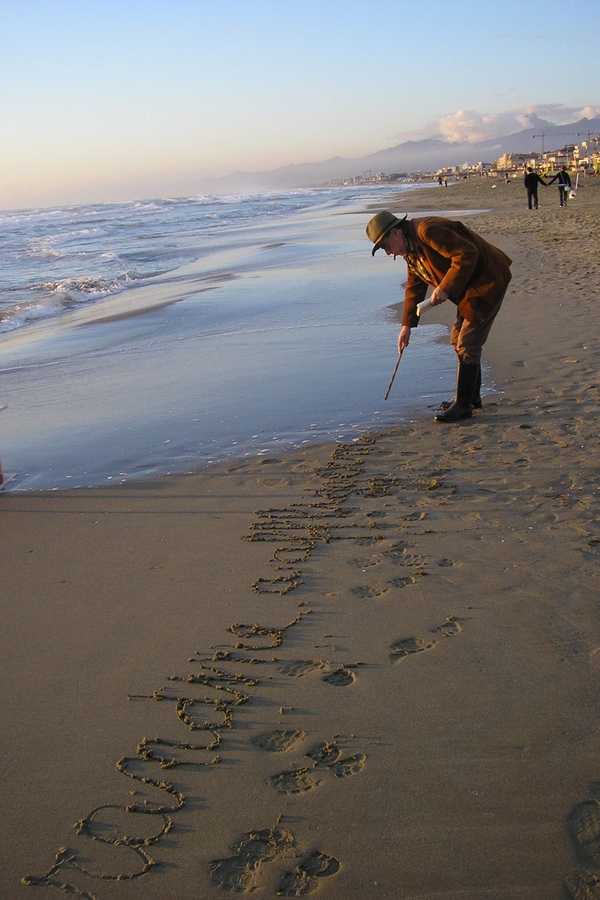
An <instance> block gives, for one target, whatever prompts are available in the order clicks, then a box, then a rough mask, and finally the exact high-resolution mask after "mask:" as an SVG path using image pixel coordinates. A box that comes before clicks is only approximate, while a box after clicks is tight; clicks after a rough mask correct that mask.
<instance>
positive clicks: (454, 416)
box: [435, 359, 481, 422]
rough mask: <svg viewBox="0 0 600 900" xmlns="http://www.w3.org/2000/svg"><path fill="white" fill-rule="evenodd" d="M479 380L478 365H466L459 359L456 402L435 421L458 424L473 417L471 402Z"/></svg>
mask: <svg viewBox="0 0 600 900" xmlns="http://www.w3.org/2000/svg"><path fill="white" fill-rule="evenodd" d="M479 378H481V368H480V365H479V363H466V362H463V361H462V360H461V359H459V361H458V377H457V384H456V400H455V401H454V403H452V405H451V406H449V407H448V409H447V410H446V411H445V412H442V413H438V414H437V416H436V417H435V421H436V422H458V421H459V420H460V419H470V418H471V416H472V415H473V400H474V398H475V390H476V387H477V381H478V379H479ZM480 402H481V398H480Z"/></svg>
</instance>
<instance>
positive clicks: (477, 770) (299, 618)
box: [0, 179, 600, 900]
mask: <svg viewBox="0 0 600 900" xmlns="http://www.w3.org/2000/svg"><path fill="white" fill-rule="evenodd" d="M540 203H541V209H540V210H538V211H531V212H530V211H528V210H527V209H526V200H525V191H524V188H523V187H522V185H521V184H520V183H518V182H515V183H514V184H511V185H510V186H506V185H504V184H503V183H502V182H498V184H497V186H496V187H493V183H490V182H489V181H477V182H473V183H466V184H459V185H452V186H450V187H449V188H447V189H446V188H440V189H439V190H428V191H423V192H422V193H419V194H415V195H412V196H411V197H410V198H409V199H407V200H404V201H402V202H401V203H399V205H398V210H406V211H407V212H409V213H410V214H414V215H418V214H419V212H420V211H424V212H426V211H430V210H435V209H440V210H441V209H445V210H452V209H456V210H465V209H485V210H488V211H486V212H483V213H480V214H477V215H476V216H474V217H473V218H472V219H471V221H470V223H469V224H472V226H473V227H474V228H476V229H477V230H478V231H480V232H481V233H482V234H484V235H486V236H488V237H489V238H490V239H491V240H492V241H493V242H495V243H497V244H498V246H501V247H502V248H503V249H505V250H506V251H507V252H508V253H509V255H510V256H511V257H512V258H513V260H514V262H513V273H514V277H513V281H512V284H511V286H510V289H509V293H508V295H507V298H506V300H505V304H504V308H503V310H502V312H501V314H500V316H499V317H498V320H497V322H496V324H495V326H494V329H493V330H492V334H491V337H490V340H489V342H488V345H487V346H486V350H485V355H484V362H485V363H486V365H487V366H489V367H490V370H491V376H492V378H493V380H494V383H495V385H496V387H497V388H498V389H499V390H500V391H501V393H499V394H496V395H494V396H493V397H491V398H489V397H488V398H484V409H483V411H482V412H481V413H477V414H476V415H475V416H474V417H473V419H472V420H469V421H466V422H464V423H459V424H456V425H452V426H441V425H439V424H438V423H435V422H434V421H433V419H432V410H428V409H424V410H423V415H422V418H420V419H419V420H418V421H416V422H413V423H412V424H411V425H408V426H407V425H403V426H399V427H398V428H395V429H391V430H388V431H386V432H383V433H379V434H374V435H372V436H369V437H366V438H363V439H361V440H359V441H356V442H352V443H347V444H339V445H319V446H310V447H307V448H306V449H304V450H302V451H295V452H291V453H289V454H285V455H282V456H280V457H278V458H269V459H266V458H262V459H255V460H250V461H237V462H234V463H230V464H227V465H224V466H221V467H218V468H215V469H212V470H209V471H207V472H205V473H203V474H199V475H196V476H182V477H177V478H166V479H162V480H158V481H152V482H140V483H136V484H125V485H120V486H116V487H114V488H105V489H98V490H78V491H65V492H55V493H39V494H37V493H36V494H16V493H14V494H11V493H6V494H3V495H1V496H0V505H1V515H2V525H3V528H2V536H3V551H2V563H1V565H2V598H3V606H4V611H3V632H2V658H3V666H2V676H1V677H2V697H3V700H4V713H3V721H2V724H3V729H2V735H3V748H2V754H3V762H4V771H5V778H4V779H3V785H2V808H3V817H2V819H3V841H2V865H1V866H0V870H1V875H0V895H1V896H2V897H6V898H9V900H13V898H15V900H20V898H27V897H35V896H46V895H48V896H60V895H61V893H62V894H63V895H64V896H65V897H68V896H79V897H87V898H91V897H94V898H97V900H112V898H124V900H133V898H138V897H139V898H143V900H165V898H173V900H175V898H177V900H192V898H194V900H195V898H197V897H202V898H210V900H213V898H214V900H216V898H225V897H228V896H234V895H237V894H239V893H242V894H245V893H248V894H250V893H252V896H254V897H257V898H260V897H265V898H271V897H275V896H284V897H285V896H288V897H297V896H304V895H309V894H313V895H314V896H315V897H322V898H326V900H363V898H377V897H380V898H385V900H398V898H402V900H408V898H411V900H412V898H419V900H425V898H427V900H432V898H447V900H455V898H456V900H458V898H461V900H465V898H467V900H483V898H486V900H487V898H493V900H500V898H502V900H515V898H527V900H532V898H533V900H538V898H539V900H549V898H560V897H564V896H567V897H572V898H595V897H597V896H600V799H598V800H597V799H596V798H597V797H598V798H600V788H599V786H598V783H599V782H600V756H599V753H598V750H599V747H600V704H599V702H598V701H599V699H600V653H599V652H598V651H599V650H600V616H599V614H598V602H597V598H598V587H597V575H598V550H599V547H600V530H599V526H598V468H599V467H598V420H597V408H598V399H599V397H598V395H599V384H598V377H597V348H596V335H597V333H598V313H597V310H596V304H597V302H598V295H599V292H600V277H599V276H600V262H599V260H598V252H597V248H598V238H599V234H598V232H599V228H600V226H599V225H598V221H599V220H598V212H599V208H600V180H596V181H594V180H592V179H588V180H587V181H586V182H585V183H584V185H583V186H581V187H580V190H579V192H578V196H577V199H576V200H575V201H573V202H572V203H570V204H569V206H568V207H567V209H559V208H558V201H557V192H555V191H554V190H553V189H550V190H546V189H543V188H541V189H540ZM369 215H370V212H369V211H365V223H366V221H367V219H368V217H369ZM368 250H369V248H368V244H367V242H366V241H365V252H368ZM380 256H381V254H380ZM387 265H393V263H391V261H390V260H383V259H379V258H377V259H375V260H374V261H373V280H374V284H375V283H376V281H377V278H378V273H379V272H382V271H383V270H384V269H385V268H386V266H387ZM393 300H394V298H393V297H390V302H393ZM427 321H428V322H431V323H433V322H440V323H444V324H447V325H449V324H450V322H451V310H450V309H446V308H445V307H441V308H440V309H439V310H435V311H434V312H432V313H430V314H429V315H428V319H427ZM409 350H410V351H411V352H415V350H416V348H415V347H414V346H411V347H410V348H409ZM407 352H409V351H407ZM409 389H410V385H407V384H406V383H404V382H403V376H402V368H400V370H399V373H398V376H397V380H396V383H395V385H394V388H393V390H398V391H400V390H409ZM452 390H453V385H450V384H449V385H448V397H449V396H450V395H451V393H452ZM440 399H443V398H442V397H440ZM22 878H24V882H22V881H21V879H22ZM32 886H33V887H32ZM33 888H35V893H34V890H33Z"/></svg>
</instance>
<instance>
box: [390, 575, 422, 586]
mask: <svg viewBox="0 0 600 900" xmlns="http://www.w3.org/2000/svg"><path fill="white" fill-rule="evenodd" d="M416 583H417V579H416V578H415V577H414V576H413V575H402V576H401V577H400V578H393V579H392V581H390V584H391V585H392V587H395V588H403V587H408V585H409V584H416Z"/></svg>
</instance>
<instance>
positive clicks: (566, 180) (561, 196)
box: [548, 166, 572, 206]
mask: <svg viewBox="0 0 600 900" xmlns="http://www.w3.org/2000/svg"><path fill="white" fill-rule="evenodd" d="M556 180H558V200H559V203H560V205H561V206H566V205H567V200H568V199H569V191H570V190H571V187H572V185H571V176H570V175H569V173H568V172H567V167H566V166H563V167H562V168H561V170H560V172H557V173H556V175H554V176H553V178H551V179H550V181H549V182H548V184H554V182H555V181H556Z"/></svg>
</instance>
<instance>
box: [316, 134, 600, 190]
mask: <svg viewBox="0 0 600 900" xmlns="http://www.w3.org/2000/svg"><path fill="white" fill-rule="evenodd" d="M527 166H531V167H532V168H533V169H537V170H538V171H539V172H540V173H541V174H542V175H552V174H554V173H555V172H557V171H558V169H560V168H561V166H566V167H567V169H569V170H570V171H577V172H580V173H581V174H584V175H600V135H599V136H598V137H596V138H588V140H587V141H582V142H581V143H580V144H568V145H567V146H566V147H562V148H561V149H559V150H550V151H546V152H544V153H504V154H502V156H500V157H499V158H498V159H496V160H493V161H492V162H477V163H475V164H473V165H471V164H468V163H465V164H464V165H462V166H444V167H442V168H441V169H437V170H436V171H435V172H420V171H419V172H397V173H394V174H392V175H386V174H385V173H384V172H377V173H375V174H373V173H372V172H364V173H363V174H362V175H354V176H352V177H351V178H336V179H335V180H334V181H331V182H329V184H330V185H352V184H393V183H395V182H415V181H438V180H440V179H453V180H455V181H462V180H464V179H467V178H473V177H479V178H498V177H501V178H516V177H518V176H519V177H520V176H521V175H522V174H523V172H524V171H525V168H526V167H527Z"/></svg>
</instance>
